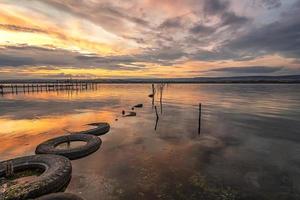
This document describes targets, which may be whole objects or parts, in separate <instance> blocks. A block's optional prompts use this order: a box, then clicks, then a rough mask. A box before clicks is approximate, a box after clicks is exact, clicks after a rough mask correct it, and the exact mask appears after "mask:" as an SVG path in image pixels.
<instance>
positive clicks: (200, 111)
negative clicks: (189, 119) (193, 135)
mask: <svg viewBox="0 0 300 200" xmlns="http://www.w3.org/2000/svg"><path fill="white" fill-rule="evenodd" d="M201 115H202V104H201V103H200V104H199V121H198V134H199V135H200V133H201Z"/></svg>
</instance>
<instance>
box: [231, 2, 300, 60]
mask: <svg viewBox="0 0 300 200" xmlns="http://www.w3.org/2000/svg"><path fill="white" fill-rule="evenodd" d="M299 17H300V6H299V7H295V8H294V10H293V12H290V13H286V14H283V15H282V18H281V19H280V20H279V21H276V22H273V23H271V24H268V25H266V26H264V27H262V28H256V29H253V30H252V31H250V32H249V33H248V34H246V35H244V36H242V37H240V38H238V39H236V40H234V41H233V42H232V43H231V44H229V45H228V48H230V49H232V50H233V51H239V50H240V51H243V52H249V54H257V55H264V54H270V53H279V54H282V55H284V56H286V57H291V58H299V56H300V39H299V38H300V21H299Z"/></svg>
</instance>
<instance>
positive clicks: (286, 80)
mask: <svg viewBox="0 0 300 200" xmlns="http://www.w3.org/2000/svg"><path fill="white" fill-rule="evenodd" d="M46 83H51V84H53V83H75V84H76V83H99V84H100V83H101V84H152V83H155V84H159V83H173V84H300V75H289V76H242V77H195V78H167V79H162V78H153V79H150V78H149V79H138V78H136V79H33V80H28V79H22V80H20V79H14V80H13V79H8V80H0V84H46Z"/></svg>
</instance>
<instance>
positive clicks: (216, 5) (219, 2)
mask: <svg viewBox="0 0 300 200" xmlns="http://www.w3.org/2000/svg"><path fill="white" fill-rule="evenodd" d="M203 5H204V7H203V8H204V12H205V13H207V14H219V13H222V12H224V11H225V10H227V9H228V7H229V2H228V1H223V0H204V1H203Z"/></svg>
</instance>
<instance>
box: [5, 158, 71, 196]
mask: <svg viewBox="0 0 300 200" xmlns="http://www.w3.org/2000/svg"><path fill="white" fill-rule="evenodd" d="M6 163H10V164H11V165H12V168H13V171H14V173H15V174H16V173H22V172H24V174H25V172H26V171H28V170H40V171H41V174H40V175H39V176H37V177H33V178H32V179H30V180H26V181H23V182H20V183H18V182H13V180H8V181H6V182H5V185H6V186H7V187H6V188H5V189H4V192H2V193H0V199H1V200H23V199H30V198H36V197H39V196H41V195H45V194H49V193H52V192H59V191H61V190H62V189H63V188H65V187H66V186H67V185H68V184H69V181H70V179H71V173H72V165H71V162H70V160H69V159H67V158H65V157H63V156H57V155H34V156H26V157H20V158H15V159H12V160H8V161H5V162H1V163H0V179H1V178H5V175H6V168H7V164H6ZM29 176H30V175H29ZM1 187H3V185H2V186H0V188H1Z"/></svg>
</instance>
